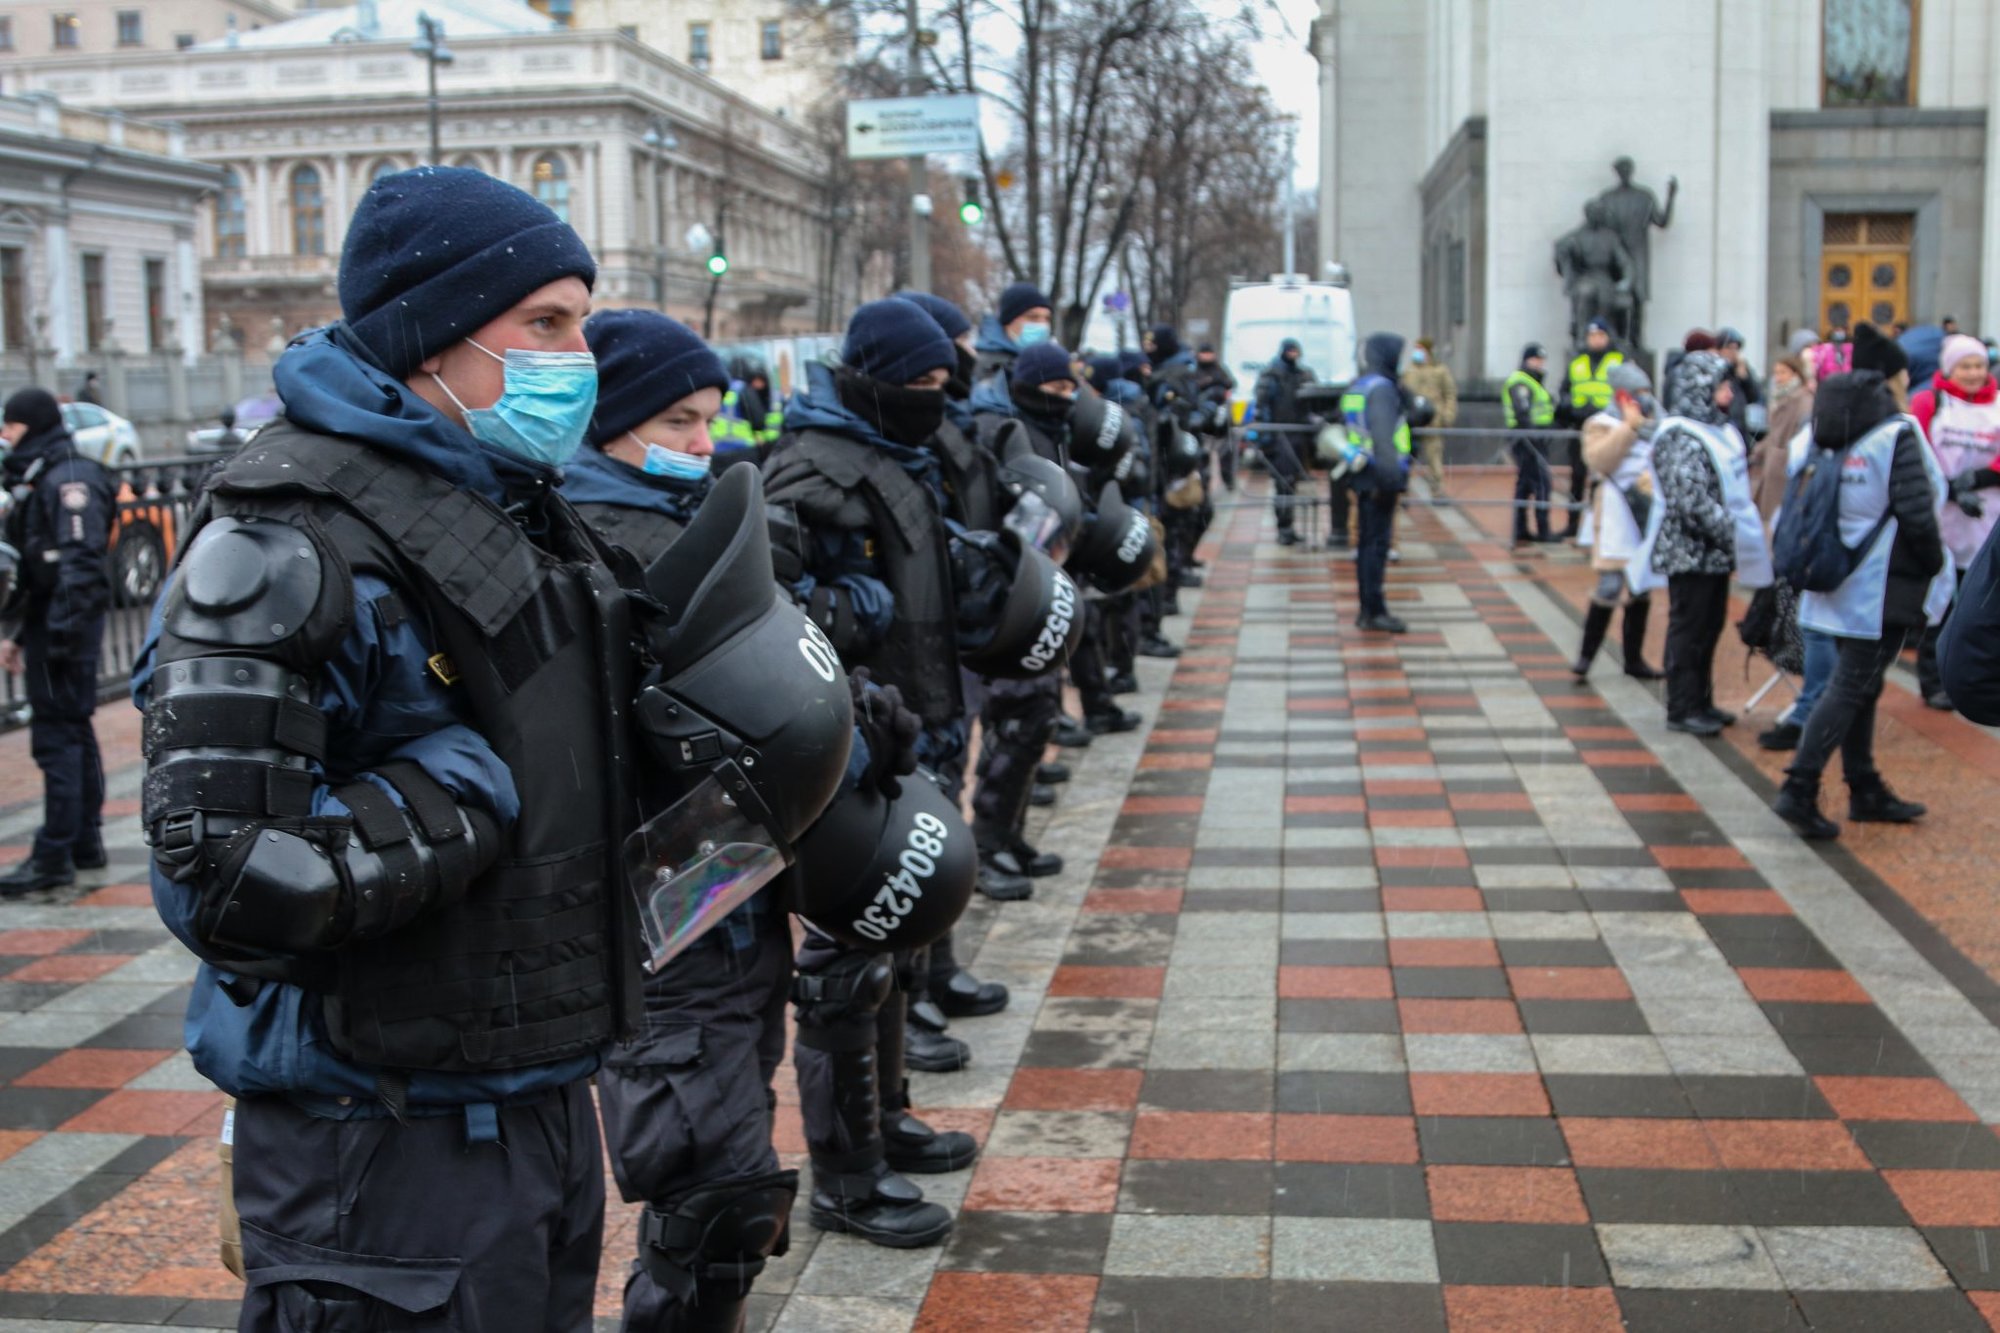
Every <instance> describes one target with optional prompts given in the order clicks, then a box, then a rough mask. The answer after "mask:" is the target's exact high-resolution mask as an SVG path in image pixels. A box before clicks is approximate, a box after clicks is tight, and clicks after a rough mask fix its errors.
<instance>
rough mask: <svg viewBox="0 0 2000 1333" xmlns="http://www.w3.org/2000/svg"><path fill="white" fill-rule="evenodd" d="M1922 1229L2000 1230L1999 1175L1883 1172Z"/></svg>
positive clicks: (1979, 1172) (1982, 1173)
mask: <svg viewBox="0 0 2000 1333" xmlns="http://www.w3.org/2000/svg"><path fill="white" fill-rule="evenodd" d="M1882 1178H1883V1179H1884V1180H1886V1181H1888V1182H1889V1188H1890V1189H1892V1190H1894V1191H1896V1198H1897V1199H1898V1200H1900V1201H1901V1202H1902V1205H1903V1211H1904V1212H1907V1213H1908V1214H1909V1215H1910V1220H1911V1221H1912V1222H1915V1223H1916V1224H1917V1225H1918V1226H1920V1227H2000V1171H1884V1172H1883V1173H1882Z"/></svg>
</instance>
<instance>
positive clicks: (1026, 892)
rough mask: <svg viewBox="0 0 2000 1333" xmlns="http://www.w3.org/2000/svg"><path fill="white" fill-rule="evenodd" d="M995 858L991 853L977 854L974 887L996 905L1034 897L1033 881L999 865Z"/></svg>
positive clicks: (1017, 871)
mask: <svg viewBox="0 0 2000 1333" xmlns="http://www.w3.org/2000/svg"><path fill="white" fill-rule="evenodd" d="M995 856H996V853H993V852H986V851H982V852H980V853H979V878H978V879H977V880H975V881H974V887H976V888H977V889H978V890H979V891H980V892H981V893H983V894H985V895H986V896H987V897H988V898H991V899H992V900H993V901H994V902H996V903H1017V902H1020V901H1021V900H1022V899H1024V898H1032V897H1034V896H1035V884H1034V881H1033V880H1031V879H1029V878H1028V877H1027V876H1026V875H1024V874H1022V873H1021V872H1020V871H1019V870H1010V869H1008V868H1007V867H1005V866H1003V865H1001V864H999V863H998V862H997V861H996V860H995V859H994V857H995Z"/></svg>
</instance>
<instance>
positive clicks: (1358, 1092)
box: [1277, 1070, 1410, 1115]
mask: <svg viewBox="0 0 2000 1333" xmlns="http://www.w3.org/2000/svg"><path fill="white" fill-rule="evenodd" d="M1277 1109H1278V1111H1279V1112H1281V1113H1283V1114H1287V1115H1408V1114H1410V1081H1409V1079H1408V1078H1407V1077H1406V1076H1404V1075H1402V1074H1364V1073H1345V1072H1342V1073H1326V1072H1319V1071H1310V1070H1291V1071H1287V1072H1282V1073H1280V1074H1279V1075H1278V1088H1277Z"/></svg>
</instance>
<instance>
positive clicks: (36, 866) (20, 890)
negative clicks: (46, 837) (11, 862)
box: [0, 856, 76, 898]
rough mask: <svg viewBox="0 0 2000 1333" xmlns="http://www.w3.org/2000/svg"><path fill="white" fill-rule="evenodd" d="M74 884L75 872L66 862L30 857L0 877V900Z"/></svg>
mask: <svg viewBox="0 0 2000 1333" xmlns="http://www.w3.org/2000/svg"><path fill="white" fill-rule="evenodd" d="M74 883H76V870H75V868H74V867H73V866H71V864H70V863H69V862H68V861H42V860H36V859H35V858H34V857H32V856H31V857H29V858H28V859H27V860H25V861H23V862H21V864H19V865H17V866H15V867H14V868H13V869H12V870H10V871H8V872H7V873H6V874H4V875H0V898H20V897H23V896H25V895H27V894H30V893H40V892H42V891H43V890H44V889H59V888H62V887H63V886H64V885H65V884H74Z"/></svg>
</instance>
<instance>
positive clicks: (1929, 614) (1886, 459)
mask: <svg viewBox="0 0 2000 1333" xmlns="http://www.w3.org/2000/svg"><path fill="white" fill-rule="evenodd" d="M1904 427H1908V428H1909V429H1910V430H1912V431H1915V432H1917V436H1918V438H1919V439H1922V431H1921V428H1920V427H1919V426H1918V425H1917V420H1916V418H1915V417H1911V416H1893V417H1890V418H1889V419H1888V420H1886V421H1884V422H1883V423H1882V424H1881V425H1879V426H1877V427H1875V429H1873V430H1871V431H1869V432H1868V433H1867V434H1866V435H1864V436H1862V437H1861V438H1860V439H1859V440H1856V441H1855V442H1854V444H1853V446H1852V447H1851V448H1849V449H1848V451H1847V454H1846V456H1845V457H1844V458H1842V459H1841V464H1840V467H1841V471H1840V540H1841V541H1843V542H1845V543H1847V545H1848V546H1850V547H1854V546H1858V545H1860V543H1861V539H1862V538H1864V537H1866V536H1867V535H1868V530H1869V529H1870V528H1872V527H1874V526H1875V523H1876V521H1877V520H1878V519H1880V518H1881V517H1882V515H1883V513H1884V512H1886V511H1887V510H1888V508H1889V473H1890V471H1891V469H1892V468H1893V467H1894V465H1895V461H1896V436H1897V435H1898V434H1899V433H1900V432H1901V431H1902V430H1903V429H1904ZM1811 447H1812V446H1811V444H1810V442H1808V445H1807V451H1808V452H1809V451H1810V449H1811ZM1917 452H1918V454H1919V455H1921V456H1922V458H1923V460H1924V471H1925V472H1926V473H1927V474H1928V475H1929V476H1930V479H1931V495H1932V498H1933V501H1934V503H1935V504H1937V505H1939V506H1942V505H1943V504H1944V497H1945V483H1944V473H1942V472H1941V471H1939V470H1938V465H1937V459H1935V458H1933V457H1932V456H1931V451H1930V450H1929V449H1919V450H1918V451H1917ZM1800 456H1801V460H1803V458H1804V453H1803V452H1802V453H1801V455H1800ZM1897 526H1898V525H1897V522H1896V519H1895V517H1894V516H1893V515H1891V516H1890V518H1889V521H1888V522H1887V523H1884V524H1883V525H1882V531H1881V532H1880V533H1879V534H1877V535H1876V538H1875V544H1874V545H1873V546H1871V547H1869V548H1868V554H1867V555H1865V556H1863V557H1862V558H1861V563H1860V564H1858V565H1856V566H1855V567H1854V572H1853V573H1852V574H1849V575H1848V576H1847V581H1846V582H1845V583H1843V584H1841V585H1840V586H1839V587H1838V588H1835V589H1834V590H1833V591H1832V592H1809V593H1805V594H1803V595H1802V596H1801V597H1800V598H1799V624H1801V625H1803V626H1804V627H1805V628H1807V629H1813V630H1818V631H1819V632H1820V633H1822V634H1831V635H1833V636H1834V637H1835V638H1839V639H1879V638H1881V637H1882V603H1883V601H1884V599H1885V598H1886V597H1887V596H1888V592H1889V557H1890V554H1891V553H1892V552H1893V551H1894V550H1895V547H1896V528H1897ZM1956 586H1957V571H1955V570H1954V569H1953V568H1952V564H1951V561H1949V560H1947V561H1945V562H1944V568H1943V569H1941V570H1939V571H1938V573H1937V577H1936V578H1933V579H1932V580H1931V585H1930V587H1929V589H1927V590H1926V592H1925V595H1924V618H1925V619H1926V620H1927V621H1929V622H1930V623H1931V624H1933V625H1935V624H1936V623H1937V622H1938V621H1939V620H1941V619H1942V618H1943V617H1944V611H1945V608H1946V607H1947V606H1949V605H1951V596H1952V591H1953V589H1954V588H1955V587H1956Z"/></svg>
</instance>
